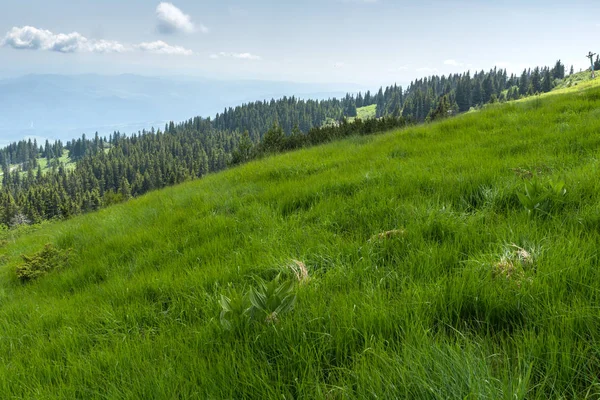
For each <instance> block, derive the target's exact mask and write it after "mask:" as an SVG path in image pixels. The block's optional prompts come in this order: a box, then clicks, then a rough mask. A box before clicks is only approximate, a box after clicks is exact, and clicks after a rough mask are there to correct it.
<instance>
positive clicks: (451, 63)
mask: <svg viewBox="0 0 600 400" xmlns="http://www.w3.org/2000/svg"><path fill="white" fill-rule="evenodd" d="M444 65H451V66H453V67H462V66H463V65H464V64H463V63H459V62H458V61H456V60H446V61H444Z"/></svg>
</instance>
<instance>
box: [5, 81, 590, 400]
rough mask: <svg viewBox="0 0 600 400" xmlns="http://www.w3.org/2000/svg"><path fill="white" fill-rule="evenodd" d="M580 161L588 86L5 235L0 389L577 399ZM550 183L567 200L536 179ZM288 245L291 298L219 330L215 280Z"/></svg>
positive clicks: (232, 278) (586, 137) (284, 260)
mask: <svg viewBox="0 0 600 400" xmlns="http://www.w3.org/2000/svg"><path fill="white" fill-rule="evenodd" d="M599 155H600V88H599V87H598V86H595V87H590V88H588V89H586V90H580V91H571V92H569V93H566V94H553V95H549V96H544V97H542V98H538V99H534V100H531V101H522V102H516V103H510V104H505V105H495V106H491V107H487V108H486V109H484V110H482V111H481V112H478V113H471V114H467V115H463V116H460V117H457V118H454V119H451V120H447V121H443V122H441V123H435V124H430V125H425V126H421V127H415V128H410V129H407V130H403V131H397V132H391V133H389V134H385V135H381V136H374V137H356V138H351V139H349V140H345V141H342V142H338V143H333V144H329V145H326V146H322V147H317V148H312V149H308V150H303V151H299V152H294V153H289V154H285V155H281V156H277V157H273V158H268V159H265V160H261V161H257V162H252V163H250V164H247V165H245V166H242V167H240V168H235V169H231V170H228V171H225V172H224V173H220V174H216V175H212V176H209V177H207V178H206V179H203V180H201V181H197V182H190V183H187V184H184V185H181V186H178V187H173V188H169V189H166V190H163V191H160V192H155V193H151V194H149V195H146V196H144V197H141V198H138V199H135V200H133V201H131V202H129V203H126V204H122V205H118V206H115V207H111V208H109V209H105V210H102V211H101V212H98V213H94V214H89V215H85V216H80V217H77V218H74V219H72V220H69V221H64V222H57V223H51V224H45V225H43V226H41V227H40V228H39V229H35V230H34V231H30V232H28V233H26V234H21V235H18V234H16V233H6V232H5V233H4V234H3V235H4V237H5V238H6V241H5V242H4V243H2V244H0V246H1V247H0V261H1V263H2V264H3V266H2V267H1V268H0V360H1V362H0V392H1V393H3V395H2V396H3V397H4V398H35V399H46V398H48V399H49V398H52V399H54V398H68V399H72V398H86V399H93V398H106V399H109V398H110V399H112V398H128V399H139V398H144V399H162V398H168V399H170V398H214V399H217V398H261V399H262V398H281V399H283V398H285V399H292V398H328V399H334V398H336V399H337V398H340V399H342V398H344V399H345V398H349V399H351V398H357V399H364V398H411V399H412V398H428V399H431V398H439V399H448V398H490V399H498V398H505V399H509V398H510V399H514V398H517V399H521V398H540V399H542V398H558V397H561V396H563V397H565V398H576V397H584V396H590V397H592V398H593V397H595V396H598V395H600V376H599V375H598V371H599V370H600V310H599V308H598V306H599V304H600V289H599V288H600V268H599V263H600V260H599V258H598V246H599V244H600V243H599V242H600V240H599V239H600V235H599V231H600V180H598V174H599V172H600V161H599ZM532 175H535V176H537V178H535V179H536V181H538V182H539V183H540V185H541V186H542V187H543V188H542V189H539V191H540V192H541V193H542V194H544V195H545V196H546V197H545V199H541V200H540V201H539V203H540V204H539V205H538V207H537V209H536V210H534V212H532V213H531V215H530V213H529V212H528V211H527V210H526V209H525V207H524V206H523V205H522V204H521V201H520V200H519V195H521V196H523V195H524V194H525V183H526V182H530V180H529V178H530V176H532ZM563 180H564V182H565V188H566V194H565V195H563V194H562V191H559V190H556V191H555V192H553V191H552V190H554V189H551V185H554V188H558V189H559V185H558V183H559V182H560V181H563ZM535 196H536V193H533V192H532V191H531V190H530V191H529V197H530V199H531V198H533V197H535ZM525 200H527V199H525ZM385 232H388V233H387V234H386V233H385ZM0 243H1V242H0ZM46 243H52V244H54V245H55V246H57V247H59V248H62V249H67V248H71V249H73V250H72V255H71V258H70V261H69V264H68V265H67V266H64V267H63V268H62V269H61V270H59V271H55V272H52V273H50V274H49V275H47V276H44V277H42V278H40V279H39V280H37V281H34V282H31V283H28V284H21V283H20V282H19V281H18V280H17V278H16V274H15V267H16V266H18V265H19V264H20V263H21V262H22V261H21V258H20V255H21V254H33V253H35V252H37V251H39V250H41V249H42V248H43V246H44V245H45V244H46ZM292 259H297V260H301V261H302V262H304V263H305V264H306V266H307V269H308V273H309V275H310V277H311V278H310V281H309V282H308V283H306V284H302V285H300V284H298V285H296V287H295V291H296V293H297V295H298V299H297V303H296V306H295V308H294V310H293V311H292V312H291V313H289V314H285V315H281V316H280V318H279V319H280V321H279V323H278V324H274V325H273V324H264V323H257V324H254V325H251V326H248V327H246V328H244V329H241V330H240V331H225V330H224V329H223V328H222V327H221V325H220V322H219V312H220V305H219V298H220V295H221V294H230V293H231V290H232V289H233V288H235V289H238V290H244V289H245V288H247V287H249V286H250V285H253V282H254V280H255V279H256V278H257V277H260V278H263V279H267V280H268V279H271V278H273V277H274V276H275V275H277V274H278V273H282V274H283V275H284V276H285V277H289V278H290V279H292V278H293V274H292V272H291V270H290V268H289V265H290V264H291V263H292V261H291V260H292Z"/></svg>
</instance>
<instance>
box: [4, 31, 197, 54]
mask: <svg viewBox="0 0 600 400" xmlns="http://www.w3.org/2000/svg"><path fill="white" fill-rule="evenodd" d="M0 45H1V46H6V47H12V48H13V49H17V50H44V51H55V52H59V53H124V52H128V51H134V50H138V51H143V52H148V53H154V54H168V55H184V56H189V55H192V54H193V52H192V51H191V50H188V49H186V48H184V47H181V46H171V45H169V44H168V43H165V42H163V41H160V40H159V41H156V42H145V43H140V44H137V45H134V46H126V45H124V44H122V43H119V42H115V41H111V40H91V39H88V38H86V37H85V36H83V35H81V34H79V33H77V32H72V33H66V34H65V33H53V32H51V31H48V30H45V29H38V28H34V27H32V26H24V27H21V28H17V27H14V28H12V29H11V30H10V31H8V33H7V34H6V36H5V37H4V39H3V40H2V41H1V42H0Z"/></svg>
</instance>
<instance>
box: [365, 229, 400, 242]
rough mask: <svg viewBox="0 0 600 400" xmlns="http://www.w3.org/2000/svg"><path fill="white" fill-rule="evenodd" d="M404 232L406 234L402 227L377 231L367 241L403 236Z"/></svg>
mask: <svg viewBox="0 0 600 400" xmlns="http://www.w3.org/2000/svg"><path fill="white" fill-rule="evenodd" d="M404 234H406V231H405V230H404V229H393V230H391V231H385V232H381V233H378V234H377V235H375V236H373V237H372V238H371V239H370V240H369V241H370V242H372V241H375V240H387V239H391V238H394V237H397V236H404Z"/></svg>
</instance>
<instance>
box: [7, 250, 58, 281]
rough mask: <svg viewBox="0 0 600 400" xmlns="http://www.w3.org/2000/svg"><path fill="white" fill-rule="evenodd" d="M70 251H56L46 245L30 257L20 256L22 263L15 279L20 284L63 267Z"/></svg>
mask: <svg viewBox="0 0 600 400" xmlns="http://www.w3.org/2000/svg"><path fill="white" fill-rule="evenodd" d="M69 254H70V251H69V250H67V251H63V250H60V249H57V248H56V247H54V246H53V245H52V244H47V245H46V246H45V247H44V249H43V250H42V251H40V252H37V253H35V254H33V255H31V256H27V255H24V254H23V255H21V258H23V261H24V263H23V264H22V265H19V266H18V267H17V278H19V280H20V281H21V282H29V281H32V280H34V279H37V278H39V277H41V276H43V275H46V274H47V273H48V272H50V271H52V270H55V269H57V268H60V267H62V266H63V265H65V264H66V263H67V262H68V260H69Z"/></svg>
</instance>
